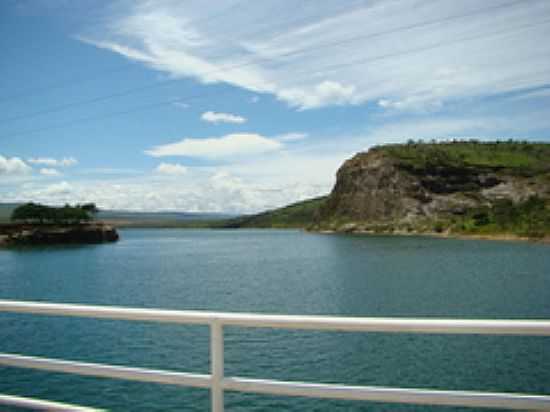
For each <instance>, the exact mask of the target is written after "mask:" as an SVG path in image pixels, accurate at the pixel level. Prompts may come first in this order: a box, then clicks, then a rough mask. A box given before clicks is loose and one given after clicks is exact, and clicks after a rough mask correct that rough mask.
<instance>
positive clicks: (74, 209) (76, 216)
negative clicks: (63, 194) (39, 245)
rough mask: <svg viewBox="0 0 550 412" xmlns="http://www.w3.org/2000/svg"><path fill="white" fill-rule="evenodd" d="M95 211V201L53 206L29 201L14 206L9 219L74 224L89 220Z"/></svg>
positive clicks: (23, 221)
mask: <svg viewBox="0 0 550 412" xmlns="http://www.w3.org/2000/svg"><path fill="white" fill-rule="evenodd" d="M97 212H99V209H98V208H97V206H96V205H95V203H85V204H82V205H80V204H77V205H75V206H71V205H69V204H66V205H65V206H61V207H54V206H46V205H41V204H39V203H32V202H31V203H25V204H24V205H21V206H18V207H16V208H15V209H14V210H13V212H12V214H11V220H12V221H13V222H21V223H34V224H37V223H38V224H45V223H56V224H74V223H83V222H89V221H90V220H92V219H93V217H94V215H95V214H96V213H97Z"/></svg>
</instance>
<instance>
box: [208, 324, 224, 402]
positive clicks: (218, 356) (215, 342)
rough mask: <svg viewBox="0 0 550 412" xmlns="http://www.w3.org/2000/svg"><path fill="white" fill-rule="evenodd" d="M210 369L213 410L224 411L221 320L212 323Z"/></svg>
mask: <svg viewBox="0 0 550 412" xmlns="http://www.w3.org/2000/svg"><path fill="white" fill-rule="evenodd" d="M210 371H211V374H212V386H211V388H210V396H211V399H212V412H223V406H224V405H223V387H222V380H223V325H222V323H221V322H220V321H219V320H214V321H212V323H211V324H210Z"/></svg>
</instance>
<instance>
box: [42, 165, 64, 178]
mask: <svg viewBox="0 0 550 412" xmlns="http://www.w3.org/2000/svg"><path fill="white" fill-rule="evenodd" d="M40 174H41V175H44V176H59V175H60V174H61V173H59V171H58V170H57V169H51V168H48V167H44V168H42V169H40Z"/></svg>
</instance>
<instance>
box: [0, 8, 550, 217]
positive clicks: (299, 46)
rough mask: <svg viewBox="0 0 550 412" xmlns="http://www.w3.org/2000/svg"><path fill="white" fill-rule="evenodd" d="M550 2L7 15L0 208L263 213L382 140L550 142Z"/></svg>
mask: <svg viewBox="0 0 550 412" xmlns="http://www.w3.org/2000/svg"><path fill="white" fill-rule="evenodd" d="M548 38H550V2H548V1H546V0H530V1H510V0H488V1H484V2H479V1H473V0H463V1H460V2H456V1H450V0H448V1H444V0H443V1H429V0H422V1H414V0H398V1H390V0H384V1H372V0H371V1H367V0H348V1H346V2H342V1H340V0H302V1H300V2H294V1H290V0H289V1H286V0H265V1H262V2H256V1H252V0H224V1H218V2H215V3H212V4H210V3H209V5H208V7H206V6H205V3H204V1H198V0H186V1H184V2H182V1H160V0H159V1H139V0H138V1H116V2H100V1H91V0H90V1H86V0H83V1H79V2H72V1H64V0H59V1H46V0H34V1H25V0H20V1H10V0H7V1H3V2H1V3H0V49H1V50H2V63H0V85H1V90H2V95H1V96H0V118H1V120H2V121H0V201H5V202H7V201H27V200H34V201H41V202H46V203H51V204H59V203H64V202H71V203H73V202H84V201H95V202H96V203H98V204H99V206H100V207H103V208H117V209H133V210H185V211H200V212H206V211H208V212H232V213H241V212H244V213H248V212H255V211H259V210H263V209H266V208H272V207H276V206H281V205H284V204H287V203H290V202H293V201H297V200H301V199H305V198H309V197H313V196H317V195H320V194H325V193H327V192H328V191H330V188H331V187H332V184H333V183H334V178H335V173H336V171H337V169H338V167H339V165H340V164H341V163H342V162H343V161H344V160H346V159H347V158H349V157H351V156H352V155H353V154H354V153H356V152H357V151H361V150H366V149H368V148H369V147H370V146H372V145H375V144H382V143H391V142H404V141H406V140H407V139H409V138H414V139H419V138H423V139H433V138H435V139H449V138H457V137H458V138H464V137H476V138H480V139H495V138H521V139H527V140H539V141H548V140H549V138H550V134H549V133H548V131H549V130H550V112H549V109H548V107H549V105H548V103H549V102H550V45H549V42H548V40H547V39H548Z"/></svg>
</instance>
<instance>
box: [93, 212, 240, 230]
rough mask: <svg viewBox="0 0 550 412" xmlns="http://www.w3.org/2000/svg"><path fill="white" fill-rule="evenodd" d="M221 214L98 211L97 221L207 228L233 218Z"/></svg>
mask: <svg viewBox="0 0 550 412" xmlns="http://www.w3.org/2000/svg"><path fill="white" fill-rule="evenodd" d="M233 217H234V215H229V214H222V213H190V212H133V211H124V210H100V212H99V213H98V214H97V219H98V220H102V221H104V222H106V223H110V224H113V225H115V226H118V227H159V228H162V227H184V228H185V227H209V226H211V225H214V224H215V223H216V222H221V221H225V220H226V219H230V218H233Z"/></svg>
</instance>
